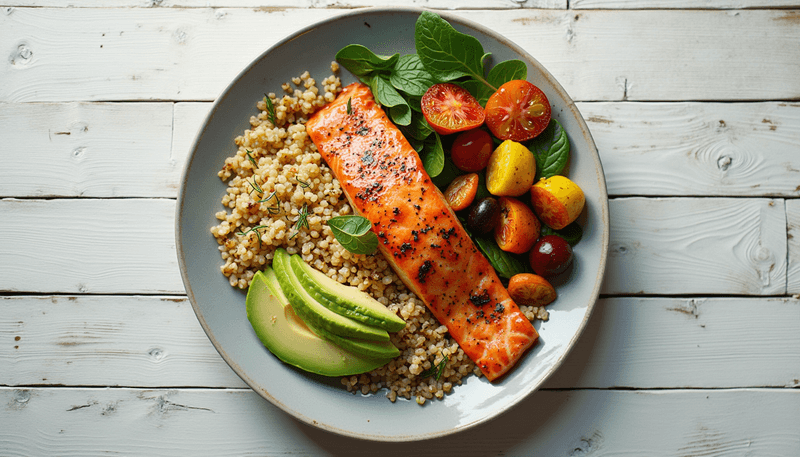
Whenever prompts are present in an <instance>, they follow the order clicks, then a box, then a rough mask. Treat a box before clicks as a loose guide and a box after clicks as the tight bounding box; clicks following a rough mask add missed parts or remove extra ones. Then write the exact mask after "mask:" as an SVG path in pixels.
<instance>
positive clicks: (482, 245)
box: [472, 236, 529, 279]
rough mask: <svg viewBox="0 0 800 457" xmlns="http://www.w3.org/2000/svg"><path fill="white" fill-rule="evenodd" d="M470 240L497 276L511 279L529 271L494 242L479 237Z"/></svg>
mask: <svg viewBox="0 0 800 457" xmlns="http://www.w3.org/2000/svg"><path fill="white" fill-rule="evenodd" d="M472 240H473V241H474V242H475V244H476V245H477V246H478V249H480V251H481V252H482V253H483V255H484V256H485V257H486V259H487V260H489V263H490V264H491V265H492V267H494V270H495V271H496V272H497V275H498V276H500V277H502V278H507V279H511V277H512V276H514V275H516V274H519V273H527V272H529V269H528V268H526V266H525V264H524V263H522V262H521V261H520V260H519V259H517V258H516V257H514V256H513V255H511V254H509V253H508V252H506V251H504V250H502V249H500V247H498V246H497V243H495V241H494V240H492V239H489V238H483V237H480V236H473V237H472Z"/></svg>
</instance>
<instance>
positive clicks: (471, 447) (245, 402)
mask: <svg viewBox="0 0 800 457" xmlns="http://www.w3.org/2000/svg"><path fill="white" fill-rule="evenodd" d="M0 402H1V403H2V404H3V405H5V408H4V410H3V412H2V413H0V414H2V415H3V418H4V419H5V420H4V421H3V422H4V424H5V426H4V427H0V442H2V443H3V444H4V446H3V447H4V453H5V454H6V455H9V456H26V457H33V456H38V455H54V454H58V455H61V456H73V455H80V456H96V455H98V456H99V455H107V454H114V453H116V454H123V455H148V456H153V457H157V456H171V455H193V456H219V455H314V456H316V455H353V456H374V455H386V456H401V455H402V456H408V455H462V456H485V455H508V456H522V455H526V456H527V455H547V456H588V455H681V456H700V455H704V456H711V455H713V456H719V457H733V456H741V455H759V456H760V455H781V456H789V455H797V453H798V452H800V436H798V434H797V430H798V429H800V415H798V414H797V411H798V410H800V390H797V389H746V390H688V391H606V390H577V391H539V392H536V393H534V394H533V395H531V396H530V397H529V398H527V399H526V400H525V401H523V402H522V403H521V404H520V405H518V406H517V407H515V408H513V409H512V410H510V411H508V412H506V413H505V414H504V415H502V416H500V417H499V418H497V419H495V420H493V421H490V422H488V423H485V424H482V425H479V426H477V427H475V428H473V429H471V430H470V431H468V432H464V433H459V434H456V435H452V436H449V437H445V438H441V439H435V440H423V441H416V442H408V443H379V442H367V441H361V440H356V439H352V438H346V437H342V436H338V435H332V434H330V433H328V432H324V431H321V430H318V429H316V428H312V427H311V426H308V425H305V424H301V423H299V422H296V421H295V420H293V419H291V418H290V417H289V416H288V415H286V414H284V413H283V412H281V411H278V410H277V408H275V407H273V406H272V405H271V404H268V403H267V402H266V401H265V400H262V399H260V398H259V397H257V396H256V394H255V393H253V392H252V391H248V390H195V389H193V390H185V389H173V390H165V389H159V390H139V389H72V388H62V389H43V388H36V389H9V388H2V389H0ZM391 407H392V406H391V404H387V413H389V412H390V411H391ZM434 412H435V410H434V409H429V408H427V407H425V408H420V414H433V413H434ZM743 417H746V418H747V420H742V418H743ZM487 436H490V437H491V439H486V437H487Z"/></svg>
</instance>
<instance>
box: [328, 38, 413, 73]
mask: <svg viewBox="0 0 800 457" xmlns="http://www.w3.org/2000/svg"><path fill="white" fill-rule="evenodd" d="M399 58H400V54H394V55H392V56H390V57H382V56H379V55H377V54H375V53H374V52H372V51H370V50H369V49H367V48H366V47H365V46H362V45H360V44H349V45H347V46H345V47H343V48H342V49H340V50H339V52H337V53H336V61H337V62H339V63H340V64H342V66H343V67H345V68H346V69H348V70H349V71H350V72H351V73H353V74H354V75H356V76H364V75H367V74H369V73H372V72H373V71H376V70H383V69H387V68H391V67H392V66H394V65H395V63H396V62H397V59H399Z"/></svg>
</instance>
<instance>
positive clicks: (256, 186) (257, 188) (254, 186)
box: [247, 176, 264, 194]
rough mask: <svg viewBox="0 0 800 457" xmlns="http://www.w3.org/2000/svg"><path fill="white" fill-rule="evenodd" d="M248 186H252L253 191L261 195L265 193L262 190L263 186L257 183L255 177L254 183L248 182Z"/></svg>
mask: <svg viewBox="0 0 800 457" xmlns="http://www.w3.org/2000/svg"><path fill="white" fill-rule="evenodd" d="M247 184H250V187H252V188H253V190H254V191H256V192H258V193H259V194H263V193H264V191H263V190H261V186H259V185H258V183H257V182H256V177H255V176H253V181H252V182H251V181H247Z"/></svg>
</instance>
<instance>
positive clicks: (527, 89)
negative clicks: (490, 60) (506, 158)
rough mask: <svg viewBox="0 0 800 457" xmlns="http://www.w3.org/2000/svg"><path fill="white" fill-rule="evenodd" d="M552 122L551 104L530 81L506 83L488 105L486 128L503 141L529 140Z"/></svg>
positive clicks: (493, 95) (517, 80)
mask: <svg viewBox="0 0 800 457" xmlns="http://www.w3.org/2000/svg"><path fill="white" fill-rule="evenodd" d="M549 123H550V102H549V101H548V100H547V96H545V95H544V92H542V90H541V89H539V88H538V87H536V86H534V85H533V84H531V83H529V82H528V81H524V80H521V79H515V80H513V81H509V82H507V83H505V84H503V85H502V86H500V88H499V89H497V92H495V93H494V94H492V96H491V97H489V101H487V102H486V125H487V126H488V127H489V130H491V131H492V133H493V134H494V136H496V137H497V138H499V139H501V140H514V141H526V140H530V139H531V138H533V137H535V136H537V135H539V134H540V133H542V131H543V130H544V129H545V127H547V124H549Z"/></svg>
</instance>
